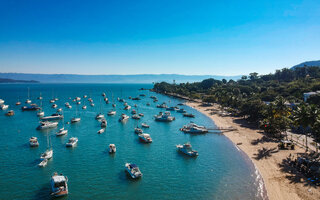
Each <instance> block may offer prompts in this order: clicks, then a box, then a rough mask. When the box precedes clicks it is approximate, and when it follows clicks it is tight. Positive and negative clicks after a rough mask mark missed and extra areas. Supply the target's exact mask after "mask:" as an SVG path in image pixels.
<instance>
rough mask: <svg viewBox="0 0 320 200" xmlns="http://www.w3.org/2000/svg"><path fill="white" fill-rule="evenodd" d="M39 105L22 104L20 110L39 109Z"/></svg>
mask: <svg viewBox="0 0 320 200" xmlns="http://www.w3.org/2000/svg"><path fill="white" fill-rule="evenodd" d="M39 109H40V107H39V106H37V105H30V106H23V107H22V108H21V110H22V111H33V110H39Z"/></svg>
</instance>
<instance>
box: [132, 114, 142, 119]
mask: <svg viewBox="0 0 320 200" xmlns="http://www.w3.org/2000/svg"><path fill="white" fill-rule="evenodd" d="M140 118H141V117H140V116H139V115H132V119H140Z"/></svg>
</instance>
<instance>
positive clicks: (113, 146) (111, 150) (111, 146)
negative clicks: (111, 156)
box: [109, 144, 117, 153]
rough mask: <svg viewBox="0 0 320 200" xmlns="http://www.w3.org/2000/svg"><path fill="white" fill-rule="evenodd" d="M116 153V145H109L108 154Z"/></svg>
mask: <svg viewBox="0 0 320 200" xmlns="http://www.w3.org/2000/svg"><path fill="white" fill-rule="evenodd" d="M116 151H117V148H116V145H115V144H110V145H109V153H115V152H116Z"/></svg>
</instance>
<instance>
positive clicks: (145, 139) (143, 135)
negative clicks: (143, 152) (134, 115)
mask: <svg viewBox="0 0 320 200" xmlns="http://www.w3.org/2000/svg"><path fill="white" fill-rule="evenodd" d="M138 136H139V138H140V140H141V141H142V142H145V143H151V142H152V138H151V137H150V135H149V134H147V133H141V134H139V135H138Z"/></svg>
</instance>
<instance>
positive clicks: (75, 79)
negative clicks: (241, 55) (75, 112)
mask: <svg viewBox="0 0 320 200" xmlns="http://www.w3.org/2000/svg"><path fill="white" fill-rule="evenodd" d="M0 78H3V79H16V80H35V81H39V82H41V83H153V82H161V81H166V82H169V83H172V82H173V81H174V80H175V82H176V83H186V82H190V83H191V82H197V81H202V80H203V79H208V78H214V79H217V80H222V79H227V80H230V79H233V80H238V79H240V78H241V76H216V75H179V74H137V75H77V74H24V73H0Z"/></svg>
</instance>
